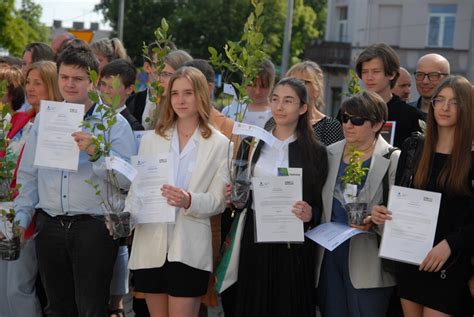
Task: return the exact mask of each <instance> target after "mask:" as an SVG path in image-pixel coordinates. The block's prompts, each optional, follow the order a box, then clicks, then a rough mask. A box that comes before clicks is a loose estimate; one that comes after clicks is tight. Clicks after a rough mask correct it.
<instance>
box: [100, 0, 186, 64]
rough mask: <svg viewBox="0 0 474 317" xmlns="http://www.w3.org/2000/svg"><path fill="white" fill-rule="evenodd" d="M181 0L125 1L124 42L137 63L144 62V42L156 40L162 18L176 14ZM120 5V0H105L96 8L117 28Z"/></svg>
mask: <svg viewBox="0 0 474 317" xmlns="http://www.w3.org/2000/svg"><path fill="white" fill-rule="evenodd" d="M180 2H182V0H178V1H156V0H133V1H125V13H124V16H125V19H124V26H123V30H124V32H123V43H124V45H125V47H126V48H127V53H128V55H129V56H130V57H131V58H132V60H133V61H134V63H135V64H136V65H141V63H142V53H143V51H142V49H143V43H146V44H148V43H150V42H152V41H154V40H155V37H154V32H155V30H156V29H157V28H158V27H159V26H160V23H161V19H162V18H169V17H171V16H174V15H175V10H176V9H177V7H178V5H179V3H180ZM118 7H119V1H118V0H103V1H102V2H101V3H100V4H98V5H96V7H95V10H96V11H99V12H102V14H103V15H104V18H105V20H106V21H109V22H110V24H111V26H112V27H113V28H114V29H117V21H118ZM114 35H115V36H116V34H114Z"/></svg>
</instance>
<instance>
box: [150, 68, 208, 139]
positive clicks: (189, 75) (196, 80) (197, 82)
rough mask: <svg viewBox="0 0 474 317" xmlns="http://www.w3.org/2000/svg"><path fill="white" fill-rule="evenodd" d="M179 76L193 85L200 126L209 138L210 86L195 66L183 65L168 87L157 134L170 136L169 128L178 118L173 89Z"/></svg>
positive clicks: (202, 132) (204, 136)
mask: <svg viewBox="0 0 474 317" xmlns="http://www.w3.org/2000/svg"><path fill="white" fill-rule="evenodd" d="M178 78H186V79H187V80H189V81H190V82H191V84H192V86H193V90H194V95H195V97H196V107H197V110H198V114H199V128H200V130H201V135H202V137H203V138H205V139H207V138H209V137H210V136H211V134H212V130H211V127H210V123H209V117H210V114H211V98H210V95H209V88H208V86H207V80H206V77H204V75H203V74H202V72H201V71H199V70H198V69H197V68H194V67H187V66H184V67H181V68H180V69H178V71H177V72H176V73H174V74H173V76H172V77H171V79H170V82H169V85H168V88H167V89H166V97H165V100H164V102H163V104H162V105H161V108H162V109H161V111H160V117H159V119H158V124H157V125H156V129H155V132H156V134H158V135H160V136H162V137H169V135H168V134H167V132H168V130H169V129H171V128H172V127H173V125H174V124H175V122H176V121H177V120H178V115H177V114H176V113H175V112H174V110H173V107H172V105H171V89H172V88H173V85H174V82H175V81H176V79H178Z"/></svg>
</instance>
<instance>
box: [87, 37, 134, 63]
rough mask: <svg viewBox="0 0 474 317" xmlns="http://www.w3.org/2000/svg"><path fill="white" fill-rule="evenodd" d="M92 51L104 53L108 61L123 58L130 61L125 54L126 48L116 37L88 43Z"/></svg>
mask: <svg viewBox="0 0 474 317" xmlns="http://www.w3.org/2000/svg"><path fill="white" fill-rule="evenodd" d="M90 47H91V49H92V51H93V52H94V53H97V52H99V53H100V54H102V55H104V56H105V57H106V58H107V60H108V61H109V62H111V61H113V60H115V59H125V60H127V61H130V58H129V57H128V55H127V50H126V49H125V47H124V46H123V44H122V42H120V40H119V39H118V38H116V37H114V38H112V39H102V40H99V41H97V42H94V43H92V44H91V45H90Z"/></svg>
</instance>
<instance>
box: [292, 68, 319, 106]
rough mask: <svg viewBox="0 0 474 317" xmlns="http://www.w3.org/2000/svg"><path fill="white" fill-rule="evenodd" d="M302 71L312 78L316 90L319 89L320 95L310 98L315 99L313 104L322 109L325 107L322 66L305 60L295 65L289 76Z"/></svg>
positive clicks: (311, 82) (312, 84)
mask: <svg viewBox="0 0 474 317" xmlns="http://www.w3.org/2000/svg"><path fill="white" fill-rule="evenodd" d="M297 73H300V74H302V75H303V76H307V77H308V78H309V79H310V80H309V82H310V84H311V86H313V89H314V91H319V96H317V97H316V96H310V100H312V101H314V104H313V105H311V106H314V107H316V109H318V110H321V109H322V108H323V107H324V73H323V70H322V69H321V67H320V66H319V65H318V64H316V63H315V62H313V61H304V62H301V63H298V64H295V65H293V66H292V67H291V68H290V69H289V70H288V71H287V72H286V76H287V77H294V76H295V74H297Z"/></svg>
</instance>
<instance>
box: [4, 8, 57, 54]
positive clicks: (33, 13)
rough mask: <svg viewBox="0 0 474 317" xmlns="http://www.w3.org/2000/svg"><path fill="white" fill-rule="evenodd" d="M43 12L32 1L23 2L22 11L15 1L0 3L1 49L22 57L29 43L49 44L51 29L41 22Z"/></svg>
mask: <svg viewBox="0 0 474 317" xmlns="http://www.w3.org/2000/svg"><path fill="white" fill-rule="evenodd" d="M42 10H43V8H42V7H41V6H40V5H38V4H36V3H34V2H33V1H32V0H22V1H21V7H20V9H16V8H15V3H14V0H3V1H0V47H3V48H5V49H7V50H8V51H9V52H10V54H11V55H15V56H19V57H21V54H22V53H23V50H24V48H25V46H26V45H27V44H28V43H31V42H45V43H47V42H48V41H49V28H48V27H46V26H45V25H44V24H43V23H41V22H40V18H41V13H42Z"/></svg>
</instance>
